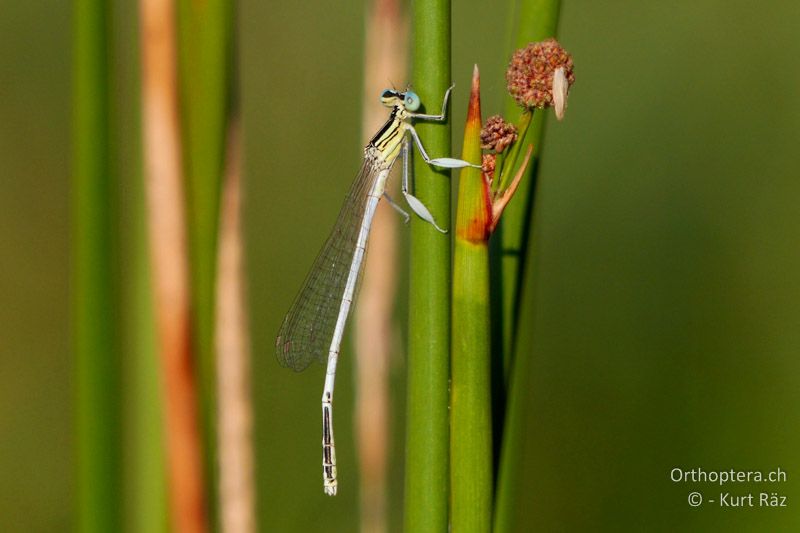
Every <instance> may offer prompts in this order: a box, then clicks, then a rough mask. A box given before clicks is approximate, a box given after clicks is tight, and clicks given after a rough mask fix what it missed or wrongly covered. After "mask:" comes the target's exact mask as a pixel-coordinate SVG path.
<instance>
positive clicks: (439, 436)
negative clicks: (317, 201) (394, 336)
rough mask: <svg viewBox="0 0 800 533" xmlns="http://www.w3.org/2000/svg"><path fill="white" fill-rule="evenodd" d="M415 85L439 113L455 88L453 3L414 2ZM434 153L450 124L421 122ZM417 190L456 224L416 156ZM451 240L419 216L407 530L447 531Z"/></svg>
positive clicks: (443, 186) (444, 180)
mask: <svg viewBox="0 0 800 533" xmlns="http://www.w3.org/2000/svg"><path fill="white" fill-rule="evenodd" d="M412 27H413V31H414V39H413V56H412V69H413V86H414V90H415V91H416V92H417V93H418V94H419V96H420V99H421V100H422V102H423V103H424V104H425V106H426V110H427V111H428V112H433V113H436V112H438V109H439V105H440V102H441V101H442V97H443V96H444V93H445V91H446V90H447V88H448V87H449V86H450V83H451V78H450V0H415V2H414V4H413V15H412ZM417 131H418V132H419V136H420V138H421V139H422V142H423V143H424V144H425V147H426V149H427V151H428V153H429V154H430V155H431V157H442V156H446V155H447V154H449V153H450V126H449V124H439V123H428V124H425V123H420V124H419V125H418V126H417ZM414 183H415V191H416V192H415V194H416V196H417V197H418V198H420V199H421V200H422V201H423V202H425V204H426V205H427V206H428V208H429V209H430V211H431V212H432V213H433V215H434V217H436V220H437V221H438V223H439V225H440V226H442V227H444V228H449V227H450V178H449V173H448V172H442V171H434V170H433V169H432V168H431V167H430V166H428V165H427V164H425V162H424V161H422V159H421V158H415V165H414ZM450 268H451V267H450V237H449V236H448V235H442V234H441V233H439V232H437V231H436V229H435V228H434V227H432V226H431V225H430V224H427V223H425V222H423V221H422V220H420V219H419V218H418V217H414V218H413V219H412V222H411V266H410V273H409V285H410V286H409V291H410V294H409V313H410V316H409V325H408V327H409V339H408V391H407V398H408V400H407V407H406V408H407V427H406V479H405V530H406V531H410V532H415V533H416V532H425V531H430V532H436V533H440V532H442V531H447V500H448V440H449V439H448V435H449V427H448V425H449V416H448V412H447V404H448V396H449V395H448V378H449V375H448V374H449V358H450Z"/></svg>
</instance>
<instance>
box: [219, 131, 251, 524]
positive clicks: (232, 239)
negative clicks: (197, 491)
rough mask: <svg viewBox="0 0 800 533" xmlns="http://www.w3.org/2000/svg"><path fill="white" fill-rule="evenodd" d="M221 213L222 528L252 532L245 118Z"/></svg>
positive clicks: (232, 149) (236, 135) (232, 137)
mask: <svg viewBox="0 0 800 533" xmlns="http://www.w3.org/2000/svg"><path fill="white" fill-rule="evenodd" d="M227 154H228V161H227V165H226V167H227V168H226V171H225V183H224V187H223V197H222V199H223V201H222V210H221V219H220V238H219V274H218V278H217V320H216V327H217V334H216V343H217V353H218V357H217V384H218V385H217V398H218V399H219V421H218V424H217V432H218V435H217V438H218V442H219V463H220V467H219V498H220V500H219V505H220V513H219V514H220V522H221V526H222V527H221V531H223V532H224V533H253V532H255V531H256V522H255V481H254V479H253V469H254V461H253V442H252V433H253V432H252V427H253V406H252V401H251V394H250V390H251V389H250V349H249V346H250V335H249V332H248V328H247V312H246V306H245V302H244V272H243V267H242V260H243V257H242V256H243V251H244V238H243V235H242V223H241V218H242V215H241V211H242V208H241V204H242V171H241V167H242V140H241V122H240V121H239V119H238V118H237V119H234V120H232V121H231V125H230V133H229V141H228V150H227Z"/></svg>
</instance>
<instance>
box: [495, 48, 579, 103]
mask: <svg viewBox="0 0 800 533" xmlns="http://www.w3.org/2000/svg"><path fill="white" fill-rule="evenodd" d="M559 67H561V68H563V69H564V76H565V78H566V81H567V87H569V86H571V85H572V84H573V83H574V82H575V74H574V73H573V71H572V56H571V55H570V54H569V53H568V52H567V51H566V50H564V49H563V48H562V47H561V45H560V44H558V41H556V40H555V39H547V40H545V41H542V42H539V43H530V44H528V46H526V47H525V48H520V49H519V50H517V51H516V52H514V55H513V56H512V57H511V63H509V65H508V70H507V71H506V81H507V82H508V92H509V93H511V96H512V97H513V98H514V99H515V100H516V101H517V103H518V104H519V105H521V106H522V107H527V108H532V107H538V108H543V107H548V106H552V105H553V74H554V73H555V71H556V69H558V68H559Z"/></svg>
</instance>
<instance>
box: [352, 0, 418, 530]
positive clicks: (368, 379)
mask: <svg viewBox="0 0 800 533" xmlns="http://www.w3.org/2000/svg"><path fill="white" fill-rule="evenodd" d="M364 48H365V52H364V53H365V55H364V99H363V101H364V104H363V110H362V116H363V121H362V133H363V134H364V136H365V137H366V138H365V142H366V141H367V140H368V139H369V138H370V137H372V136H373V135H374V134H375V132H376V131H378V129H379V128H380V127H381V125H382V124H383V123H384V122H386V112H385V111H386V108H385V107H383V106H381V105H379V103H378V101H377V95H379V94H380V93H381V91H382V90H383V89H384V88H385V86H386V80H405V79H406V59H407V57H406V51H407V50H408V19H407V17H406V16H405V14H404V10H403V3H402V2H401V1H400V0H373V1H372V2H370V7H369V14H368V16H367V22H366V43H365V47H364ZM398 184H399V180H393V181H392V182H391V186H392V187H393V188H394V189H397V188H398V187H397V186H398ZM398 221H399V217H398V216H397V213H395V212H394V210H393V209H392V208H391V206H389V205H388V204H387V203H386V202H381V203H380V204H378V210H377V212H376V214H375V218H374V219H373V221H372V237H371V239H370V253H369V254H368V255H367V256H366V260H365V265H364V277H363V281H362V283H361V291H360V293H359V296H358V304H357V305H356V308H355V317H354V318H355V355H356V372H357V384H358V385H357V387H356V401H355V403H356V406H355V427H356V439H357V448H358V455H359V477H360V479H359V489H360V490H359V497H360V500H361V502H360V506H359V512H360V514H361V519H360V527H359V530H360V531H364V532H369V533H381V532H384V531H387V529H388V517H387V510H388V506H387V503H388V502H387V488H388V483H387V481H388V480H387V471H388V461H387V456H388V453H389V443H390V441H391V432H390V426H389V369H390V367H391V364H390V360H391V355H392V348H393V347H394V345H393V342H392V340H393V339H394V338H395V335H394V334H395V329H396V323H395V320H394V319H393V311H394V302H395V293H396V291H397V275H398V265H397V255H398V246H397V225H398Z"/></svg>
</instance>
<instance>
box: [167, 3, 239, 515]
mask: <svg viewBox="0 0 800 533" xmlns="http://www.w3.org/2000/svg"><path fill="white" fill-rule="evenodd" d="M177 5H178V30H179V31H178V55H179V63H180V95H181V106H182V111H183V115H182V126H183V141H184V144H183V151H184V175H185V177H186V193H187V211H188V220H189V224H188V229H189V250H190V252H189V257H190V259H191V260H190V269H191V280H192V281H191V292H192V308H193V326H194V330H193V331H194V341H195V347H196V354H197V357H198V361H197V363H198V365H197V369H198V377H199V379H198V383H199V390H200V397H201V404H202V405H201V411H202V420H203V435H204V439H203V441H204V449H205V450H206V453H205V455H206V474H207V477H206V479H208V480H209V490H210V492H211V493H210V495H209V496H210V497H209V499H208V501H209V510H210V513H209V514H210V517H211V521H212V524H215V523H216V511H215V509H216V501H217V499H216V496H215V494H216V488H215V487H216V480H217V473H216V464H217V462H216V457H217V454H216V437H215V435H216V431H215V428H216V394H215V389H216V385H215V384H216V379H215V361H214V353H215V352H214V316H215V287H216V284H215V277H216V264H217V235H218V226H219V211H220V196H221V183H222V174H223V170H224V164H225V142H226V133H227V124H228V114H229V104H230V97H231V95H230V87H231V77H232V75H233V67H232V63H233V61H232V59H233V54H232V39H233V28H232V25H233V3H232V1H231V0H207V1H205V2H196V1H193V0H179V2H178V4H177Z"/></svg>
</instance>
